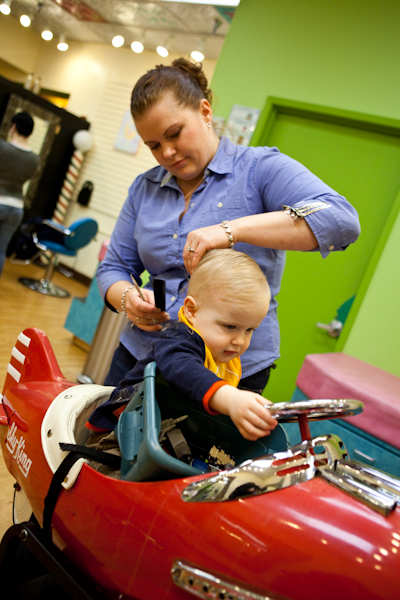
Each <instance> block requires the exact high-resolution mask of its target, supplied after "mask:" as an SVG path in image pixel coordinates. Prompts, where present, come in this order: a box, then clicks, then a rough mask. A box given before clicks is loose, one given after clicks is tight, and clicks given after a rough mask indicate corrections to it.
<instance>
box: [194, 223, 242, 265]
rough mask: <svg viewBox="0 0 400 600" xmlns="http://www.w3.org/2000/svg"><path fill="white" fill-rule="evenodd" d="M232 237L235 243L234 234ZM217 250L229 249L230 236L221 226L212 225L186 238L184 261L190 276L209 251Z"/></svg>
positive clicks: (195, 231) (197, 230)
mask: <svg viewBox="0 0 400 600" xmlns="http://www.w3.org/2000/svg"><path fill="white" fill-rule="evenodd" d="M230 223H231V222H230ZM231 230H232V227H231ZM232 235H233V238H234V241H236V240H235V236H234V233H233V232H232ZM217 248H229V241H228V236H227V235H226V231H225V229H224V228H223V227H221V225H210V226H209V227H202V228H201V229H194V230H193V231H191V232H190V233H189V234H188V236H187V238H186V244H185V247H184V248H183V261H184V263H185V267H186V269H187V271H188V272H189V274H190V275H192V274H193V271H194V270H195V268H196V267H197V265H198V264H199V261H200V259H201V258H202V256H204V254H205V253H206V252H207V251H208V250H214V249H217Z"/></svg>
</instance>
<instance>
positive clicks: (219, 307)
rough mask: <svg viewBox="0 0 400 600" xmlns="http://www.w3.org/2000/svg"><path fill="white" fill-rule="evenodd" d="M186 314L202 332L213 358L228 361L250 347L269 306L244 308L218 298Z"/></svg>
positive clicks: (218, 360)
mask: <svg viewBox="0 0 400 600" xmlns="http://www.w3.org/2000/svg"><path fill="white" fill-rule="evenodd" d="M207 304H208V303H207ZM185 308H186V307H185ZM185 314H186V317H187V318H188V320H189V322H190V323H191V324H192V325H193V327H194V328H195V329H197V331H198V332H199V333H200V335H201V337H202V338H203V340H204V343H205V344H206V346H208V348H209V349H210V351H211V354H212V355H213V358H214V360H215V361H216V362H218V363H227V362H229V361H230V360H232V359H233V358H236V357H237V356H241V355H242V354H243V352H245V351H246V350H247V348H248V347H249V344H250V340H251V336H252V335H253V331H254V330H255V329H257V327H258V326H259V325H260V324H261V321H262V320H263V319H264V317H265V315H266V309H265V306H261V305H259V306H258V307H257V306H253V307H251V308H249V309H243V307H240V306H238V305H237V304H234V303H232V302H227V301H225V300H220V299H218V298H216V299H215V303H213V304H212V305H211V306H210V305H200V306H197V307H196V310H195V311H193V312H192V313H191V314H190V316H189V314H188V313H187V312H186V310H185Z"/></svg>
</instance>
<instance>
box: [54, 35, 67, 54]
mask: <svg viewBox="0 0 400 600" xmlns="http://www.w3.org/2000/svg"><path fill="white" fill-rule="evenodd" d="M57 48H58V50H61V52H65V51H66V50H68V48H69V46H68V44H67V42H66V41H65V34H64V33H62V34H61V35H60V41H59V42H58V44H57Z"/></svg>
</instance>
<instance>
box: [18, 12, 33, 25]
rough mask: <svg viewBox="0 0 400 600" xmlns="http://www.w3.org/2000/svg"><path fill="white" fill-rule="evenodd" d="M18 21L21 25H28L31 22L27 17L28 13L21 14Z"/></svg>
mask: <svg viewBox="0 0 400 600" xmlns="http://www.w3.org/2000/svg"><path fill="white" fill-rule="evenodd" d="M19 22H20V23H21V25H22V27H29V25H30V24H31V19H30V17H28V15H21V17H20V19H19Z"/></svg>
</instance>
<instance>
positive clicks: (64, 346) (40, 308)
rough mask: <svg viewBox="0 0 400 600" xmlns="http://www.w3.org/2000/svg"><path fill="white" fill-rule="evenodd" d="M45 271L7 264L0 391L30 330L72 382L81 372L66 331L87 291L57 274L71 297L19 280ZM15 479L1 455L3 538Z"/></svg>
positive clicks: (1, 289) (78, 353)
mask: <svg viewBox="0 0 400 600" xmlns="http://www.w3.org/2000/svg"><path fill="white" fill-rule="evenodd" d="M43 273H44V271H43V269H42V268H40V267H37V266H35V265H13V264H9V262H8V261H6V264H5V266H4V271H3V274H2V276H1V277H0V390H2V389H3V384H4V380H5V376H6V370H7V365H8V363H9V361H10V356H11V350H12V348H13V346H14V344H15V341H16V339H17V336H18V334H19V333H20V332H21V331H23V330H24V329H26V328H27V327H38V328H39V329H41V330H42V331H44V332H45V333H46V334H47V336H48V338H49V340H50V343H51V345H52V347H53V350H54V353H55V355H56V357H57V360H58V363H59V366H60V369H61V371H62V373H63V374H64V376H65V377H66V378H67V379H69V380H70V381H73V382H76V377H77V375H79V374H80V373H82V369H83V366H84V364H85V361H86V356H87V354H86V352H85V351H84V350H82V349H81V348H78V347H77V346H76V345H75V344H73V343H72V339H73V335H72V333H71V332H70V331H67V330H66V329H64V323H65V320H66V318H67V315H68V312H69V308H70V305H71V301H72V297H74V296H77V297H85V296H86V295H87V292H88V288H87V287H86V286H85V285H83V284H81V283H78V282H77V281H74V280H73V279H68V278H67V277H65V276H64V275H61V274H60V273H55V274H54V277H53V282H54V283H55V284H56V285H59V286H60V287H62V288H64V289H66V290H68V291H69V292H70V293H71V297H70V298H54V297H51V296H44V295H42V294H39V293H38V292H34V291H32V290H30V289H28V288H26V287H24V286H23V285H22V284H21V283H19V281H18V277H33V278H35V279H40V278H41V277H43ZM13 484H14V479H13V478H12V477H11V475H10V474H9V472H8V471H7V469H6V468H5V465H4V461H3V456H2V454H1V453H0V539H1V538H2V537H3V534H4V532H5V531H6V530H7V529H8V527H10V526H11V525H12V499H13V493H14V489H13Z"/></svg>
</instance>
